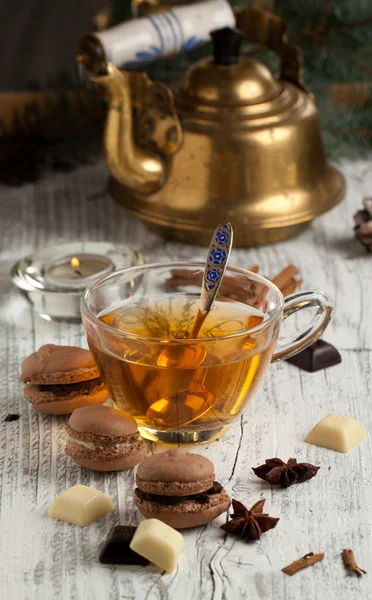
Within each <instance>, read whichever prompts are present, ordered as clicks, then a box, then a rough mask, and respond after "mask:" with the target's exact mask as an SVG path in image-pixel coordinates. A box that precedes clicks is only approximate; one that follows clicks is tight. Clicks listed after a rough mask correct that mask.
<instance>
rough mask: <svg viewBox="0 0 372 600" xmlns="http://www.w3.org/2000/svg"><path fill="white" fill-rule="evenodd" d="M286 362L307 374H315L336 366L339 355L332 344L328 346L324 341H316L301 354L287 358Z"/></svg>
mask: <svg viewBox="0 0 372 600" xmlns="http://www.w3.org/2000/svg"><path fill="white" fill-rule="evenodd" d="M287 362H289V363H291V365H295V366H296V367H298V368H299V369H303V370H304V371H308V372H309V373H315V372H316V371H321V370H322V369H328V367H333V366H334V365H338V364H339V363H340V362H341V355H340V353H339V351H338V350H337V349H336V348H335V347H334V346H332V344H328V342H325V341H324V340H317V341H316V342H315V343H314V344H312V345H311V346H309V347H308V348H305V350H302V352H299V353H298V354H295V355H294V356H291V358H287Z"/></svg>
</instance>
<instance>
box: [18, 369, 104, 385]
mask: <svg viewBox="0 0 372 600" xmlns="http://www.w3.org/2000/svg"><path fill="white" fill-rule="evenodd" d="M98 377H100V373H99V371H98V367H95V366H94V367H86V368H80V369H75V370H74V371H69V372H68V373H65V372H63V371H57V372H55V373H37V374H35V375H33V376H32V377H29V378H27V379H26V378H24V377H23V376H22V380H23V381H24V382H30V383H33V384H35V385H64V384H66V383H79V381H89V380H90V379H97V378H98Z"/></svg>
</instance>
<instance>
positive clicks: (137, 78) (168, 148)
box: [126, 71, 183, 156]
mask: <svg viewBox="0 0 372 600" xmlns="http://www.w3.org/2000/svg"><path fill="white" fill-rule="evenodd" d="M126 75H127V76H128V77H129V80H130V90H131V100H132V107H133V108H135V109H137V111H138V113H137V118H136V119H135V125H134V135H135V139H136V141H137V143H138V144H139V145H140V146H141V147H143V148H147V149H149V150H153V151H157V152H160V153H161V154H162V155H163V156H172V155H173V154H175V153H176V152H177V150H178V149H179V148H180V146H181V144H182V140H183V132H182V127H181V123H180V121H179V118H178V115H177V112H176V108H175V103H174V97H173V92H172V90H171V89H170V87H168V86H167V85H166V84H164V83H160V82H155V81H152V80H151V79H150V78H149V77H148V76H147V75H146V74H145V73H142V72H140V71H126Z"/></svg>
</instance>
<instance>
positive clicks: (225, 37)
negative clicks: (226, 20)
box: [211, 27, 243, 65]
mask: <svg viewBox="0 0 372 600" xmlns="http://www.w3.org/2000/svg"><path fill="white" fill-rule="evenodd" d="M211 37H212V41H213V52H214V61H215V63H216V65H235V64H237V63H238V62H239V56H240V46H241V43H242V40H243V34H242V32H241V31H240V29H236V28H233V27H223V29H215V30H214V31H211Z"/></svg>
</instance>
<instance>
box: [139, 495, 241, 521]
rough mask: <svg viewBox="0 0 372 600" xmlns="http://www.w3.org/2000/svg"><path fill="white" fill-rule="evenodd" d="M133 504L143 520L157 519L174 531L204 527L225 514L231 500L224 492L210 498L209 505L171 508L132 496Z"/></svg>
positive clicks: (192, 503)
mask: <svg viewBox="0 0 372 600" xmlns="http://www.w3.org/2000/svg"><path fill="white" fill-rule="evenodd" d="M133 499H134V503H135V504H136V506H137V508H138V510H139V511H140V513H141V514H142V515H143V516H144V517H145V519H159V520H160V521H163V523H166V524H167V525H169V526H170V527H173V528H174V529H189V528H191V527H199V526H200V525H206V524H207V523H210V521H213V520H214V519H216V518H217V517H218V516H219V515H222V513H224V512H226V511H227V510H228V508H229V506H230V503H231V500H230V497H229V496H228V495H227V494H226V492H224V491H223V492H222V493H221V494H216V495H214V496H211V497H210V502H209V504H207V505H206V504H200V503H198V502H193V501H187V502H182V503H181V504H176V505H173V506H163V505H162V504H157V503H156V502H150V501H148V500H141V499H140V498H138V497H137V496H136V494H134V495H133Z"/></svg>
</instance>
